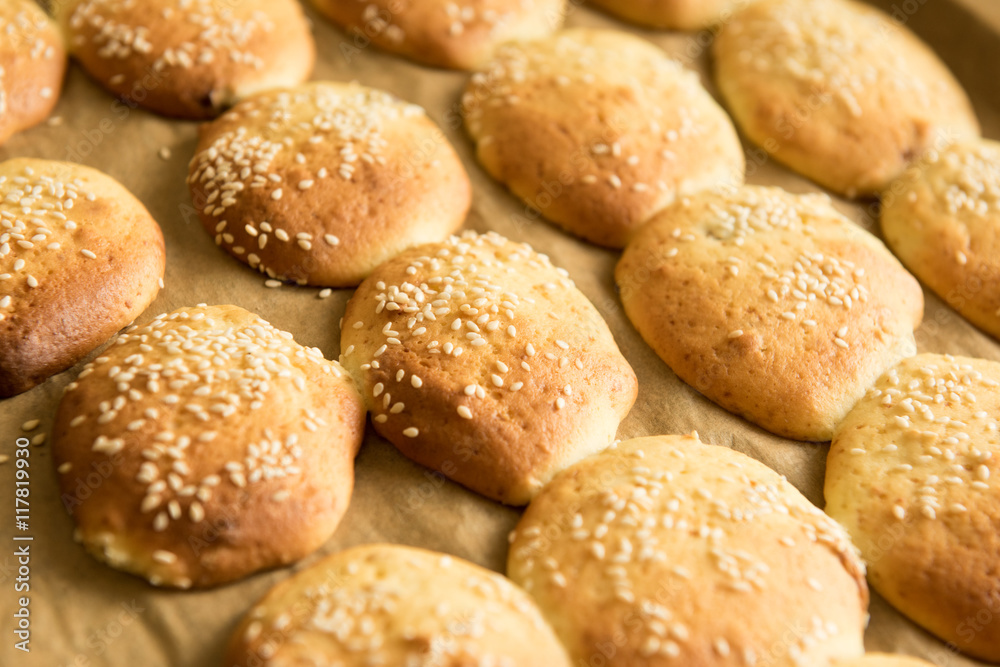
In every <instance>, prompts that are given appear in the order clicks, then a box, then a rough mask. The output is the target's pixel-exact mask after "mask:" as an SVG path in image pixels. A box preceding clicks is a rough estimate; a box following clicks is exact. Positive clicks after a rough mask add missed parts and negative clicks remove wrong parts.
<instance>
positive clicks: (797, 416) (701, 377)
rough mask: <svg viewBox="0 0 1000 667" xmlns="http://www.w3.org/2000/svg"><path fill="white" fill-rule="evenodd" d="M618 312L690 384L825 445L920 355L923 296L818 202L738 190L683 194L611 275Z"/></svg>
mask: <svg viewBox="0 0 1000 667" xmlns="http://www.w3.org/2000/svg"><path fill="white" fill-rule="evenodd" d="M616 280H617V282H618V287H619V290H620V294H621V299H622V303H623V304H624V306H625V313H626V314H627V315H628V317H629V319H630V320H631V321H632V323H633V324H634V325H635V327H636V329H638V330H639V333H640V334H641V335H642V337H643V338H644V339H645V340H646V342H647V343H649V345H650V346H651V347H652V348H653V350H655V351H656V353H657V354H658V355H659V356H660V358H661V359H663V360H664V361H665V362H666V363H667V365H668V366H670V368H671V369H672V370H673V371H674V372H675V373H676V374H677V375H678V376H679V377H680V378H681V379H682V380H684V381H685V382H687V383H688V384H690V385H691V386H693V387H694V388H695V389H697V390H698V391H700V392H701V393H702V394H704V395H705V396H707V397H708V398H709V399H711V400H713V401H715V402H716V403H718V404H719V405H721V406H722V407H724V408H725V409H727V410H729V411H730V412H735V413H736V414H738V415H740V416H742V417H744V418H746V419H747V420H749V421H751V422H753V423H754V424H757V425H758V426H761V427H763V428H765V429H767V430H768V431H771V432H772V433H776V434H778V435H782V436H785V437H788V438H794V439H796V440H814V441H823V440H829V439H830V438H831V437H832V435H833V430H834V428H835V427H836V425H837V424H838V423H840V420H841V419H843V418H844V416H845V415H846V414H847V412H848V411H849V410H850V409H851V408H852V407H853V406H854V403H855V402H856V401H857V400H858V399H859V398H861V397H862V396H863V395H864V392H865V390H866V389H867V388H868V387H869V386H871V384H872V382H874V381H875V380H876V379H877V378H878V377H879V376H880V375H881V374H882V373H883V372H884V371H885V370H886V369H887V368H889V367H891V366H892V365H894V364H895V363H896V362H897V361H899V360H900V359H902V358H903V357H905V356H908V355H912V354H914V353H915V352H916V348H915V344H914V339H913V330H914V329H915V328H916V327H917V326H918V325H919V324H920V321H921V319H922V317H923V305H924V300H923V292H922V291H921V289H920V285H919V284H918V283H917V281H916V280H914V279H913V277H912V276H911V275H910V274H909V273H907V272H906V270H905V269H903V267H902V266H901V265H900V264H899V262H898V261H897V260H896V258H895V257H893V256H892V254H891V253H890V252H889V251H888V250H887V249H886V248H885V246H884V245H882V243H881V242H880V241H879V240H878V239H876V238H875V237H874V236H872V235H871V234H869V233H868V232H866V231H864V230H863V229H861V228H860V227H858V226H856V225H854V224H853V223H852V222H851V221H850V220H848V219H847V218H845V217H844V216H842V215H841V214H840V213H838V212H837V210H836V209H835V208H833V206H832V205H831V204H830V200H829V198H828V197H826V195H806V196H796V195H791V194H789V193H787V192H785V191H783V190H780V189H778V188H761V187H752V186H747V187H745V188H741V189H738V190H733V191H726V192H724V193H722V192H720V193H703V194H701V195H696V196H694V197H691V198H689V199H684V200H682V201H681V202H679V203H677V204H675V205H674V206H673V207H672V208H670V209H668V210H666V211H664V212H663V213H661V214H660V215H658V216H657V217H656V218H655V219H654V220H652V221H650V222H649V224H647V225H646V226H645V227H643V228H642V229H641V230H640V231H639V232H638V233H637V234H636V235H635V237H634V238H633V239H632V241H631V242H630V243H629V245H628V247H627V248H626V249H625V253H624V255H623V256H622V259H621V260H620V261H619V263H618V267H617V270H616Z"/></svg>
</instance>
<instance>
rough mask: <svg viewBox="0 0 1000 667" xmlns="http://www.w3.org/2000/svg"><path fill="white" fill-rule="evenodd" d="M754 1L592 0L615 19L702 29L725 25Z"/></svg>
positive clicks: (657, 25) (654, 26) (676, 28)
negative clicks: (721, 23)
mask: <svg viewBox="0 0 1000 667" xmlns="http://www.w3.org/2000/svg"><path fill="white" fill-rule="evenodd" d="M754 1H755V0H592V2H591V4H593V5H595V6H597V7H600V8H601V9H603V10H605V11H607V12H609V13H611V14H614V15H615V16H617V17H619V18H622V19H625V20H626V21H631V22H633V23H637V24H639V25H643V26H649V27H651V28H667V29H670V30H700V29H702V28H708V27H710V26H713V25H715V24H717V23H720V22H723V23H724V22H726V21H728V20H729V19H731V18H732V16H733V14H735V13H736V12H738V11H739V10H741V9H743V8H744V7H746V6H747V5H749V4H750V3H751V2H754Z"/></svg>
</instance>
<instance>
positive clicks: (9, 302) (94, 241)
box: [0, 158, 166, 397]
mask: <svg viewBox="0 0 1000 667" xmlns="http://www.w3.org/2000/svg"><path fill="white" fill-rule="evenodd" d="M165 262H166V258H165V256H164V250H163V234H162V233H161V232H160V227H159V225H157V224H156V221H155V220H153V218H152V217H151V216H150V215H149V212H148V211H147V210H146V209H145V207H144V206H143V205H142V204H141V203H140V202H139V200H138V199H136V198H135V197H133V196H132V194H131V193H130V192H129V191H128V190H126V189H125V188H124V187H123V186H122V185H121V184H120V183H118V181H116V180H114V179H113V178H111V177H110V176H107V175H105V174H103V173H101V172H99V171H97V170H96V169H91V168H89V167H83V166H80V165H76V164H70V163H68V162H53V161H50V160H37V159H29V158H17V159H13V160H8V161H6V162H3V163H0V397H7V396H13V395H14V394H19V393H21V392H24V391H27V390H29V389H31V388H32V387H34V386H35V385H37V384H39V383H40V382H42V381H44V380H45V379H46V378H48V377H49V376H51V375H54V374H55V373H59V372H61V371H64V370H66V369H67V368H69V367H70V366H72V365H73V364H75V363H76V362H78V361H79V360H80V359H82V358H83V357H85V356H86V355H87V354H89V353H90V352H91V351H92V350H94V348H96V347H97V346H99V345H100V344H101V343H103V342H105V341H106V340H107V339H108V338H110V337H111V336H113V335H114V334H115V332H117V331H118V330H119V329H121V328H122V327H124V326H126V325H128V324H129V323H131V322H132V320H134V319H135V318H136V317H137V316H138V315H139V314H140V313H141V312H142V311H144V310H145V309H146V306H148V305H149V304H150V303H151V302H152V301H153V299H155V298H156V294H157V292H159V289H160V282H161V281H162V279H163V268H164V264H165Z"/></svg>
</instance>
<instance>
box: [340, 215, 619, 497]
mask: <svg viewBox="0 0 1000 667" xmlns="http://www.w3.org/2000/svg"><path fill="white" fill-rule="evenodd" d="M340 345H341V350H342V355H341V363H343V364H344V366H345V367H346V368H347V369H348V370H349V371H350V372H351V373H352V375H353V376H354V377H355V379H356V381H357V383H358V386H359V387H360V388H361V394H362V396H363V397H364V400H365V402H366V403H367V405H368V408H369V410H370V411H371V413H372V421H373V422H374V424H375V430H376V431H377V432H378V433H379V434H380V435H381V436H383V437H384V438H386V439H387V440H389V441H390V442H392V443H393V444H394V445H395V446H396V447H397V448H398V449H399V450H400V451H401V452H402V453H403V454H405V455H406V456H408V457H409V458H411V459H413V460H414V461H416V462H418V463H421V464H423V465H426V466H428V467H430V468H433V469H434V470H437V471H439V472H441V473H442V474H444V475H446V476H448V477H450V478H451V479H453V480H454V481H456V482H458V483H460V484H463V485H465V486H467V487H468V488H470V489H472V490H474V491H478V492H479V493H481V494H483V495H485V496H488V497H490V498H493V499H494V500H499V501H501V502H504V503H507V504H510V505H523V504H525V503H527V502H528V500H530V498H531V496H532V495H534V493H535V492H537V491H538V489H539V488H541V486H542V485H543V484H544V483H545V482H546V481H548V480H549V479H550V478H551V477H552V475H553V474H555V473H556V472H557V471H558V470H560V469H561V468H563V467H565V466H567V465H569V464H571V463H573V462H575V461H578V460H580V459H581V458H583V457H585V456H587V455H589V454H592V453H594V452H597V451H600V450H601V449H604V448H605V447H607V446H608V445H609V444H611V442H612V440H613V439H614V437H615V433H616V431H617V430H618V424H619V422H620V421H621V420H622V419H624V417H625V415H626V414H628V411H629V410H630V409H631V407H632V404H633V403H634V402H635V398H636V394H637V381H636V377H635V373H633V371H632V368H631V367H630V366H629V364H628V362H627V361H626V360H625V358H624V357H623V356H622V355H621V352H619V350H618V346H617V345H616V344H615V341H614V338H612V336H611V332H610V331H609V330H608V327H607V324H606V323H605V322H604V320H603V319H602V318H601V316H600V314H599V313H598V311H597V309H596V308H594V306H593V305H592V304H591V303H590V302H589V301H587V299H586V297H584V296H583V294H581V293H580V292H579V291H578V290H577V289H576V287H575V286H574V284H573V282H572V281H571V280H570V279H569V277H568V274H567V273H566V271H564V270H562V269H557V268H555V267H554V266H552V264H551V262H550V261H549V259H548V258H547V257H545V256H544V255H540V254H538V253H536V252H535V251H534V250H532V249H531V247H530V246H528V245H526V244H523V243H514V242H512V241H508V240H507V239H505V238H503V237H502V236H499V235H498V234H494V233H489V234H484V235H478V234H475V233H472V232H467V233H466V234H464V235H463V236H461V237H452V238H450V239H448V240H447V241H444V242H442V243H437V244H430V245H425V246H420V247H418V248H413V249H411V250H408V251H407V252H405V253H403V254H401V255H399V256H398V257H396V258H394V259H392V260H390V261H389V262H386V263H385V264H383V265H382V266H381V267H379V268H378V270H376V271H375V273H373V274H372V275H371V276H370V277H369V278H368V279H367V280H366V281H365V282H364V283H362V285H361V287H359V288H358V291H357V292H355V294H354V296H353V297H352V298H351V300H350V302H348V304H347V310H346V312H345V314H344V320H343V329H342V332H341V342H340Z"/></svg>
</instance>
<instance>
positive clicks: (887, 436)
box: [825, 354, 1000, 662]
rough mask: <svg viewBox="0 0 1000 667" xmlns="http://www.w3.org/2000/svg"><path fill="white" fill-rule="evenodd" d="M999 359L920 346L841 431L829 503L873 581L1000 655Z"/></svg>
mask: <svg viewBox="0 0 1000 667" xmlns="http://www.w3.org/2000/svg"><path fill="white" fill-rule="evenodd" d="M998 415H1000V363H997V362H995V361H985V360H982V359H969V358H967V357H951V356H944V355H938V354H922V355H920V356H917V357H913V358H911V359H907V360H905V361H903V362H902V363H900V364H899V365H898V366H896V367H895V368H892V369H890V370H889V371H888V372H887V373H886V374H885V375H883V376H882V377H881V378H879V380H878V382H877V383H875V385H874V386H873V387H872V388H871V389H870V390H869V392H868V394H867V395H866V396H865V397H864V398H863V399H862V400H861V401H859V402H858V404H857V406H856V407H855V408H854V409H853V410H852V411H851V413H850V414H849V415H848V416H847V419H845V420H844V422H843V423H842V424H841V425H840V427H839V428H838V429H837V433H836V435H835V436H834V439H833V444H832V446H831V447H830V455H829V458H828V459H827V469H826V489H825V492H826V503H827V504H826V511H827V513H829V514H830V516H832V517H833V518H835V519H837V520H838V521H839V522H840V523H841V524H843V525H844V527H845V528H847V530H848V532H850V533H851V536H852V537H853V538H854V542H855V544H857V545H858V547H859V548H860V549H861V555H862V557H863V558H864V559H865V561H866V562H867V563H868V576H869V580H870V581H871V584H872V588H874V589H875V590H877V591H878V592H879V594H881V595H882V596H883V597H884V598H885V599H886V600H888V601H889V602H890V603H891V604H892V605H893V606H895V607H896V608H897V609H899V611H901V612H902V613H903V614H905V615H907V616H909V617H910V618H911V619H913V620H914V621H916V622H917V623H919V624H920V625H922V626H923V627H924V628H926V629H927V630H929V631H931V632H933V633H934V634H936V635H937V636H939V637H941V638H942V639H944V640H945V641H947V642H949V643H950V644H952V645H954V646H955V647H956V648H957V649H958V650H960V651H964V652H966V653H969V654H970V655H973V656H975V657H977V658H980V659H982V660H986V661H988V662H1000V569H998V565H997V554H1000V435H998V431H997V429H998V422H997V417H998Z"/></svg>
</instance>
